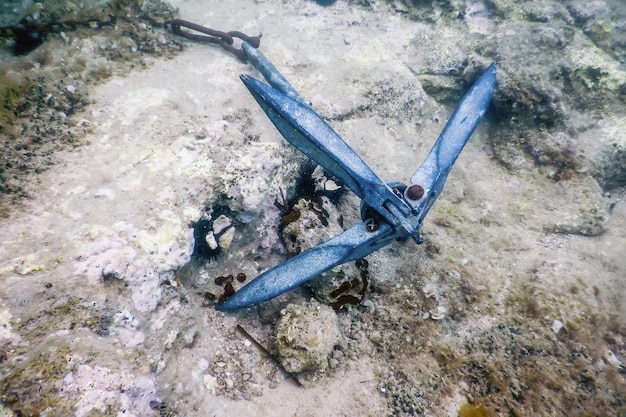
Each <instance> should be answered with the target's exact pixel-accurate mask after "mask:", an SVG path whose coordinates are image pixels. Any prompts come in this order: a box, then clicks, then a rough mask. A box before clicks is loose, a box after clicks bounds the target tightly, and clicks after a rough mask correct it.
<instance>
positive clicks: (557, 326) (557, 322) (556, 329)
mask: <svg viewBox="0 0 626 417" xmlns="http://www.w3.org/2000/svg"><path fill="white" fill-rule="evenodd" d="M562 328H563V322H562V321H561V320H554V321H553V322H552V331H553V332H554V333H558V332H560V331H561V329H562Z"/></svg>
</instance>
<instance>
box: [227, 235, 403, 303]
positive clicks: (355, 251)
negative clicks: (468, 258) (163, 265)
mask: <svg viewBox="0 0 626 417" xmlns="http://www.w3.org/2000/svg"><path fill="white" fill-rule="evenodd" d="M396 230H397V229H395V228H394V227H392V226H391V225H389V224H387V223H382V224H381V225H380V227H379V228H378V229H377V230H376V231H373V232H370V231H368V230H367V229H366V226H365V224H364V223H359V224H356V225H354V226H352V227H351V228H350V229H348V230H346V231H345V232H343V233H342V234H340V235H339V236H337V237H334V238H332V239H330V240H327V241H326V242H324V243H322V244H320V245H317V246H315V247H313V248H311V249H309V250H307V251H305V252H302V253H301V254H299V255H297V256H295V257H293V258H291V259H289V260H287V261H285V262H283V263H282V264H280V265H278V266H276V267H275V268H272V269H270V270H269V271H266V272H264V273H263V274H261V275H259V276H258V277H256V278H255V279H254V280H253V281H251V282H250V283H249V284H248V285H246V286H245V287H243V288H242V289H240V290H239V291H237V292H236V293H235V294H233V295H232V296H230V297H229V298H227V299H226V301H224V302H223V303H222V304H219V305H218V306H217V309H218V310H221V311H230V310H237V309H240V308H244V307H250V306H252V305H254V304H258V303H262V302H263V301H267V300H270V299H272V298H274V297H276V296H278V295H280V294H282V293H284V292H286V291H289V290H291V289H293V288H296V287H297V286H299V285H301V284H303V283H305V282H307V281H309V280H310V279H313V278H315V277H316V276H318V275H320V274H321V273H323V272H324V271H328V270H329V269H331V268H333V267H335V266H337V265H341V264H344V263H346V262H350V261H354V260H356V259H361V258H364V257H365V256H367V255H369V254H370V253H372V252H374V251H377V250H378V249H380V248H382V247H383V246H386V245H388V244H389V243H390V242H392V241H393V240H395V239H397V238H398V237H399V236H398V233H397V231H396Z"/></svg>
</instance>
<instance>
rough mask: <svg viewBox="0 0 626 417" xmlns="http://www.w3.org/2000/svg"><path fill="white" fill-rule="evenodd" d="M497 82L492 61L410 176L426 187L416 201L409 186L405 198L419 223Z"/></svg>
mask: <svg viewBox="0 0 626 417" xmlns="http://www.w3.org/2000/svg"><path fill="white" fill-rule="evenodd" d="M495 85H496V64H495V63H493V64H491V65H490V66H489V68H487V70H486V71H485V72H484V73H483V75H481V77H480V78H479V79H478V80H477V81H476V82H475V83H474V85H473V86H472V87H471V88H470V90H469V91H468V92H467V93H465V95H464V96H463V98H462V99H461V101H460V103H459V105H458V106H457V108H456V109H455V110H454V113H452V116H450V120H448V123H447V124H446V126H445V127H444V129H443V131H442V132H441V135H439V138H438V139H437V141H436V142H435V144H434V145H433V147H432V149H431V150H430V152H429V153H428V155H427V156H426V159H425V160H424V162H423V163H422V165H421V166H420V167H419V169H418V170H417V171H416V172H415V174H413V176H412V177H411V184H418V185H420V186H421V187H422V188H423V189H424V197H423V198H421V199H420V200H417V201H415V200H411V199H410V198H407V195H406V194H407V193H408V192H409V188H407V190H406V191H405V200H406V201H407V203H408V204H409V205H410V206H411V207H412V208H413V210H414V211H415V212H416V213H419V215H418V217H417V220H418V221H419V223H420V224H421V222H422V221H423V220H424V217H425V216H426V215H427V214H428V211H429V210H430V208H431V207H432V205H433V203H434V202H435V200H436V199H437V197H439V194H440V193H441V190H442V189H443V186H444V185H445V182H446V179H447V178H448V174H449V173H450V170H451V169H452V167H453V166H454V163H455V162H456V159H457V158H458V156H459V154H460V153H461V151H462V150H463V148H464V147H465V144H466V143H467V141H468V140H469V138H470V136H471V135H472V133H473V132H474V129H476V126H478V123H479V122H480V121H481V120H482V118H483V116H484V115H485V112H486V111H487V107H488V106H489V102H490V101H491V96H492V94H493V90H494V88H495Z"/></svg>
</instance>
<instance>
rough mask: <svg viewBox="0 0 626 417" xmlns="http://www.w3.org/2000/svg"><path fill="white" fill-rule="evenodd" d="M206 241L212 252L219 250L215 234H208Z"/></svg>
mask: <svg viewBox="0 0 626 417" xmlns="http://www.w3.org/2000/svg"><path fill="white" fill-rule="evenodd" d="M205 240H206V243H207V245H209V247H210V248H211V249H212V250H215V249H217V241H216V240H215V235H214V234H213V232H209V233H207V234H206V238H205Z"/></svg>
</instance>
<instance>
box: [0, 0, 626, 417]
mask: <svg viewBox="0 0 626 417" xmlns="http://www.w3.org/2000/svg"><path fill="white" fill-rule="evenodd" d="M172 4H173V5H174V6H176V7H178V8H179V14H180V17H181V18H185V19H189V20H191V21H194V22H196V23H199V24H203V25H206V26H210V27H213V28H218V29H222V30H240V31H242V32H245V33H248V34H250V35H256V34H258V33H259V32H261V33H262V34H263V37H262V41H261V47H260V49H261V50H262V52H263V53H264V54H265V55H266V56H267V57H268V58H269V59H270V60H271V61H272V62H273V63H274V64H275V65H276V67H278V68H279V70H280V71H281V72H282V73H283V74H284V75H285V77H286V78H287V79H288V80H289V81H290V82H291V83H292V84H293V85H294V87H295V88H296V89H297V90H298V91H300V92H301V94H302V95H303V96H304V97H306V98H307V99H309V100H310V101H311V103H312V105H313V108H314V109H316V111H318V112H319V113H320V114H321V115H322V116H323V117H324V118H326V119H327V120H329V123H330V124H331V125H332V126H333V128H334V129H335V130H336V131H337V132H338V133H339V134H340V135H341V136H342V137H343V138H344V139H345V140H346V142H348V143H349V144H350V146H352V147H353V148H354V149H355V150H356V151H357V153H359V154H360V155H361V156H362V157H363V159H364V160H365V161H366V162H368V163H369V164H370V166H371V167H372V168H373V169H374V170H375V171H376V172H377V173H378V174H379V175H380V176H381V177H382V178H385V179H387V178H389V179H397V180H401V181H407V180H408V178H410V176H411V175H412V173H413V172H414V171H415V169H416V168H417V167H418V166H419V164H420V163H421V161H422V159H423V158H424V156H425V155H426V153H427V152H428V150H429V149H430V146H431V145H432V143H433V142H434V141H435V139H436V138H437V136H438V134H439V133H440V131H441V129H442V127H443V124H444V121H445V120H447V118H448V117H449V115H450V113H451V111H452V109H453V106H452V105H451V104H452V103H450V102H448V101H445V100H444V102H445V103H444V104H441V103H439V102H438V101H436V100H435V99H434V98H433V96H432V94H428V93H427V92H426V91H425V88H424V87H423V84H424V82H425V81H424V79H422V78H420V77H418V74H420V73H422V72H427V71H426V70H425V69H428V68H430V69H432V68H434V67H436V66H438V65H439V66H445V65H447V64H449V62H451V61H453V60H458V59H461V60H463V58H464V57H465V59H466V61H467V59H468V58H467V57H468V56H471V57H472V58H471V59H470V61H471V62H473V64H472V65H475V66H477V67H480V65H481V64H484V63H486V62H488V61H489V58H487V57H482V58H481V59H482V61H481V59H478V58H476V57H475V56H474V55H472V54H473V53H474V51H473V49H472V48H473V42H475V41H473V40H472V41H470V40H468V43H469V46H462V47H460V46H458V45H457V44H458V43H460V42H462V39H465V38H463V36H468V38H467V39H470V38H469V35H468V34H469V33H470V32H471V33H473V34H474V35H473V36H477V37H481V36H483V37H486V36H489V34H488V33H483V32H488V29H489V28H493V27H497V25H499V24H501V22H499V21H498V19H497V18H496V17H495V16H489V14H488V13H486V12H485V13H486V14H484V15H480V16H481V18H480V19H478V18H474V19H469V18H467V17H466V19H465V20H463V19H459V20H458V21H456V23H453V24H452V23H451V24H449V25H444V24H442V23H437V22H435V23H433V22H419V21H414V20H410V19H407V18H406V17H405V14H406V13H404V12H402V10H401V9H399V8H398V7H399V6H398V5H396V7H395V8H394V7H392V6H390V5H388V4H386V3H372V4H369V5H368V6H357V5H355V4H349V3H346V2H343V1H339V2H337V3H335V4H333V5H331V6H328V7H323V6H320V5H318V4H316V3H314V2H310V1H296V2H279V1H256V2H252V1H240V2H221V1H199V0H190V1H183V0H178V1H174V2H172ZM477 4H478V3H477ZM468 13H469V12H468ZM468 16H469V14H468ZM546 24H547V25H548V24H549V23H546ZM471 39H474V38H471ZM459 56H460V57H461V58H459ZM472 60H473V61H472ZM148 61H149V65H148V66H147V68H146V69H137V70H133V71H131V72H129V73H128V74H127V75H126V76H123V77H121V76H115V77H113V78H111V79H109V80H107V81H106V82H104V83H102V84H100V85H97V86H95V87H94V88H93V91H92V92H91V93H90V97H91V98H92V99H93V103H92V104H90V105H89V106H88V107H87V108H86V109H85V110H84V111H82V112H81V113H80V114H77V115H74V116H72V117H76V118H78V119H80V120H81V123H84V124H87V125H89V126H90V132H89V133H87V134H86V137H85V145H84V146H80V147H78V148H77V149H74V150H72V151H65V152H62V153H61V154H60V156H59V160H60V162H59V163H57V164H56V165H55V166H52V167H51V168H50V169H49V170H47V171H45V172H44V173H43V174H40V175H38V176H37V177H35V178H34V179H33V181H32V183H31V184H30V185H29V186H28V193H29V195H30V196H31V197H30V198H29V199H28V200H26V201H25V202H24V203H23V204H22V205H21V206H20V207H18V208H16V209H15V210H13V211H12V212H11V213H9V215H8V217H7V218H5V219H2V220H1V222H0V235H1V236H2V241H3V242H2V247H1V248H0V277H1V279H2V282H3V285H2V286H1V289H0V297H1V298H0V323H1V324H2V326H0V345H1V346H2V349H1V352H2V356H0V358H1V363H0V370H1V374H0V376H1V377H2V389H3V397H2V399H3V401H4V405H3V406H2V409H1V411H2V413H4V414H5V415H48V416H52V415H59V416H61V415H72V414H74V415H77V416H87V415H89V416H93V415H118V416H121V415H137V416H147V415H188V416H192V415H198V416H208V415H211V416H213V415H215V416H238V415H246V416H264V415H273V416H356V415H358V416H380V415H426V416H457V415H463V416H470V415H475V416H478V415H498V416H530V415H533V416H557V415H568V416H583V415H607V416H608V415H623V413H625V409H624V407H625V406H626V404H625V402H626V400H625V395H626V384H625V379H624V378H625V371H624V365H623V361H624V360H626V359H625V358H626V347H625V345H624V337H626V334H625V329H626V311H625V310H624V302H625V301H626V283H625V282H626V281H625V280H624V277H626V257H625V256H624V252H625V249H626V233H625V232H624V230H626V204H624V203H625V196H624V191H623V188H616V189H614V190H611V192H610V193H606V192H603V191H602V190H601V188H600V187H599V186H598V184H597V183H596V181H595V180H594V179H593V178H592V177H591V176H590V175H589V174H588V173H586V172H584V171H585V170H584V169H579V170H578V171H579V172H573V173H571V175H568V178H564V179H562V180H560V181H555V179H554V173H553V172H551V171H552V170H553V169H556V168H553V167H551V166H550V164H545V165H544V166H537V164H536V161H533V159H532V158H531V157H530V156H528V155H525V156H524V154H523V153H520V156H519V158H518V160H517V161H516V164H515V166H514V167H513V168H512V167H511V166H505V164H502V163H500V162H501V161H499V160H498V157H497V155H494V152H493V146H492V143H493V137H494V136H498V137H499V138H500V140H505V141H506V135H507V134H509V133H507V131H506V129H504V128H503V127H502V126H503V125H502V124H499V123H498V118H499V117H501V116H499V115H496V114H495V113H496V109H491V112H492V113H493V114H489V115H488V116H487V117H486V119H485V121H484V122H483V123H482V124H481V126H480V127H479V128H478V129H477V131H476V132H475V133H474V136H473V137H472V139H471V141H470V142H469V143H468V145H467V147H466V149H465V150H464V151H463V153H462V155H461V157H460V158H459V161H458V162H457V164H456V165H455V167H454V170H453V171H452V173H451V175H450V178H449V180H448V183H447V185H446V188H445V190H444V193H443V195H442V196H441V198H440V199H439V200H438V201H437V203H436V205H435V207H434V208H433V210H432V211H431V213H430V214H429V216H428V217H427V219H426V222H425V226H424V229H423V232H424V235H425V237H426V239H427V242H426V243H425V244H424V245H421V246H418V245H416V244H414V243H412V242H409V243H406V244H393V245H390V246H389V247H387V248H385V249H383V250H381V251H379V252H377V253H375V254H373V255H371V256H370V257H368V261H369V276H370V279H371V288H370V292H369V293H368V297H367V300H368V302H367V303H365V305H359V306H347V307H345V308H343V309H341V310H340V311H338V313H337V321H338V324H339V328H340V329H341V332H342V341H341V342H340V343H339V344H338V345H337V346H336V347H334V348H333V349H332V351H331V352H330V355H329V356H330V359H331V361H330V363H331V367H330V368H328V369H326V370H324V371H312V372H307V373H303V374H301V375H299V376H298V379H299V381H301V383H302V385H303V387H299V386H297V385H296V384H295V383H294V382H293V381H292V380H291V379H289V378H286V377H285V376H284V375H283V374H282V373H281V372H280V371H279V370H278V369H277V367H276V365H275V364H274V363H273V362H272V361H271V360H269V359H268V358H267V357H266V356H265V355H264V354H263V353H262V352H261V351H259V349H257V348H256V346H254V344H252V343H251V342H250V340H248V339H246V338H245V337H243V336H242V335H241V333H240V332H238V331H237V330H236V325H237V324H239V325H241V326H243V327H244V328H246V329H247V330H248V332H250V333H251V334H253V335H254V336H255V337H256V338H257V339H258V340H259V341H260V342H261V343H262V344H264V345H266V346H268V347H270V348H271V347H272V346H274V343H275V337H276V333H275V331H276V330H275V322H276V320H277V318H278V317H279V316H280V311H281V310H282V309H284V308H285V307H286V306H287V304H288V303H292V304H294V305H296V306H298V305H300V304H304V303H305V299H306V298H305V297H306V292H305V291H294V292H291V293H288V294H286V295H283V296H281V297H279V298H278V299H276V300H274V301H272V302H270V303H268V305H267V306H264V307H262V308H252V309H249V310H246V311H241V312H236V313H227V314H225V313H220V312H217V311H215V310H214V308H213V301H212V300H211V299H208V298H207V297H208V295H207V293H211V294H214V293H215V294H219V291H220V290H221V289H220V287H219V285H216V284H215V283H214V280H215V278H216V277H218V276H226V275H229V274H237V273H245V274H246V276H247V277H248V279H250V278H251V277H254V276H256V275H257V274H258V273H259V272H260V271H263V270H266V269H268V268H270V267H271V266H273V265H275V264H277V263H279V262H280V261H282V260H284V259H285V257H286V254H285V250H284V249H283V246H282V244H281V242H280V239H279V224H280V219H281V215H282V213H281V212H280V210H279V209H278V208H277V207H276V205H275V204H274V202H275V201H276V200H277V199H280V198H281V190H282V192H287V193H289V194H290V195H294V194H297V193H298V190H297V189H294V186H293V184H295V181H296V179H297V177H298V175H299V169H300V168H299V167H300V165H301V159H300V158H299V157H298V155H297V154H296V152H295V151H293V149H291V148H290V147H289V145H288V144H287V143H286V142H285V141H284V140H283V139H282V138H281V137H280V135H279V134H278V133H277V132H276V130H275V129H274V127H273V126H272V125H271V123H270V122H269V121H268V120H267V118H266V116H265V115H264V113H263V112H262V111H261V109H260V108H259V107H258V105H257V104H256V103H255V102H254V100H253V99H252V97H251V96H250V95H249V93H248V92H247V90H246V89H245V87H244V85H243V84H242V83H241V82H240V81H239V77H238V76H239V74H240V73H246V74H251V75H253V76H255V77H260V75H259V74H258V73H257V72H256V71H255V70H254V68H252V67H251V66H250V65H249V64H245V63H242V62H240V61H239V60H237V59H236V58H234V57H233V56H231V55H229V54H227V53H225V52H224V51H223V50H221V49H220V48H218V47H216V46H214V45H205V44H198V43H191V42H188V43H186V47H185V49H184V50H183V51H182V52H180V53H179V54H177V55H175V56H174V57H173V58H169V59H162V60H158V59H154V58H150V59H148ZM622 71H623V70H622ZM512 72H513V70H512V69H511V68H509V67H507V62H502V63H500V66H499V77H501V76H502V77H506V76H507V74H510V73H512ZM500 74H502V75H500ZM465 87H467V86H465ZM452 91H453V93H452V94H453V95H454V94H455V93H454V92H455V91H456V90H454V88H453V89H452ZM456 94H459V96H460V93H459V92H458V91H457V92H456ZM503 106H504V103H503V102H498V104H497V106H496V107H497V109H498V110H501V109H502V107H503ZM623 110H624V109H623V108H622V109H615V111H614V113H612V114H607V115H606V116H605V117H604V118H601V119H600V120H599V121H598V122H597V126H599V127H597V129H595V130H593V132H595V133H593V134H598V132H602V131H603V130H602V126H608V127H606V129H605V130H604V132H609V131H612V130H611V129H612V127H614V126H619V123H623V121H624V118H625V117H626V116H625V113H624V111H623ZM620 121H621V122H620ZM516 133H517V132H516ZM510 134H511V136H513V134H512V133H510ZM607 134H608V133H607ZM587 135H590V134H589V133H587ZM581 136H582V137H584V136H585V133H582V134H581ZM502 137H504V138H505V139H502ZM581 143H583V145H584V143H587V142H584V141H582V140H581ZM583 145H581V147H582V146H583ZM582 150H583V152H584V149H582ZM579 151H580V149H579ZM220 204H221V205H220ZM609 206H610V207H611V209H610V211H609V210H608V207H609ZM216 207H221V208H222V209H223V208H224V207H227V213H228V215H229V216H230V217H231V218H232V219H233V222H235V229H236V232H235V235H234V239H233V241H232V244H230V246H229V247H228V248H227V249H225V250H224V251H223V253H222V254H221V255H220V256H219V257H218V258H217V259H216V260H214V261H213V262H211V263H209V264H207V265H199V264H198V263H190V257H191V254H192V251H193V245H194V240H193V238H194V236H193V230H192V229H191V228H190V224H191V223H193V222H196V221H198V220H199V219H201V218H202V217H203V216H207V214H210V213H208V212H210V210H211V209H215V208H216ZM332 210H334V211H333V212H332V213H339V214H341V216H342V218H343V221H344V223H345V224H346V225H348V224H353V223H354V222H357V221H359V220H358V218H357V216H358V201H357V198H356V197H355V196H353V195H350V194H346V195H344V196H343V197H342V198H341V199H340V200H339V202H338V203H336V204H334V205H333V207H332ZM332 216H334V214H331V215H330V217H331V218H330V220H331V221H335V222H336V221H337V219H336V218H333V217H332ZM598 229H601V230H600V231H603V232H602V233H600V231H598ZM589 235H591V236H589ZM209 298H210V297H209ZM437 313H441V314H440V315H442V317H439V316H440V315H438V314H437ZM434 318H437V320H435V319H434ZM321 337H323V335H322V336H321ZM272 349H273V348H272ZM20 413H21V414H20ZM463 413H464V414H463ZM472 413H474V414H472ZM620 413H622V414H620Z"/></svg>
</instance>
